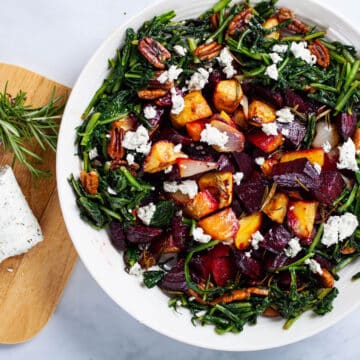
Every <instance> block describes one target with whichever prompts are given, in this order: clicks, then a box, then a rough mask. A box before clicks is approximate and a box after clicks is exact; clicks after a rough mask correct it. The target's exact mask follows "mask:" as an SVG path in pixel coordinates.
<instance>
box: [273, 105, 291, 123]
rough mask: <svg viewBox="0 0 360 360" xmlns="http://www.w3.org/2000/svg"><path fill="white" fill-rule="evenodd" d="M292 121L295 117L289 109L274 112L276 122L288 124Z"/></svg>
mask: <svg viewBox="0 0 360 360" xmlns="http://www.w3.org/2000/svg"><path fill="white" fill-rule="evenodd" d="M294 119H295V116H294V114H293V113H292V112H291V110H290V109H289V108H282V109H280V110H278V111H277V112H276V121H278V122H280V123H283V124H288V123H291V122H293V121H294Z"/></svg>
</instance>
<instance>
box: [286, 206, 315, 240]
mask: <svg viewBox="0 0 360 360" xmlns="http://www.w3.org/2000/svg"><path fill="white" fill-rule="evenodd" d="M318 204H319V203H318V202H316V201H294V202H291V203H290V204H289V209H288V213H287V222H288V225H289V227H290V229H291V230H292V231H293V232H294V233H295V235H296V236H298V237H299V238H301V239H309V238H310V237H311V236H312V233H313V229H314V221H315V216H316V210H317V207H318Z"/></svg>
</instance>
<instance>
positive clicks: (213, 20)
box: [210, 12, 220, 30]
mask: <svg viewBox="0 0 360 360" xmlns="http://www.w3.org/2000/svg"><path fill="white" fill-rule="evenodd" d="M219 18H220V14H219V13H218V12H217V13H215V14H212V15H211V16H210V24H211V29H212V30H216V29H217V28H218V27H219Z"/></svg>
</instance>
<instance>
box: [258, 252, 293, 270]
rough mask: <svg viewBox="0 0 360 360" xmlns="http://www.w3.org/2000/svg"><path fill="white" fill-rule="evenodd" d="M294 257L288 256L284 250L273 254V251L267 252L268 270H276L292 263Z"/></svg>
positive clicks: (266, 263) (266, 265)
mask: <svg viewBox="0 0 360 360" xmlns="http://www.w3.org/2000/svg"><path fill="white" fill-rule="evenodd" d="M292 261H293V259H291V258H288V257H287V256H286V255H285V254H284V252H281V253H279V254H273V253H269V252H268V253H267V256H266V258H265V262H264V263H265V267H266V270H268V271H274V270H276V269H278V268H279V267H282V266H285V265H288V264H290V262H292Z"/></svg>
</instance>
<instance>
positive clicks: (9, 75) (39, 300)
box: [0, 63, 77, 344]
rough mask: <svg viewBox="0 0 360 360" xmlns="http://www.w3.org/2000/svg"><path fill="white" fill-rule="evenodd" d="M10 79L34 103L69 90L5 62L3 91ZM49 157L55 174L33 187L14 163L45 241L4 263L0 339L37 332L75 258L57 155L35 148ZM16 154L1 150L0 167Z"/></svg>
mask: <svg viewBox="0 0 360 360" xmlns="http://www.w3.org/2000/svg"><path fill="white" fill-rule="evenodd" d="M6 82H8V86H7V92H8V93H9V94H11V95H15V94H16V93H17V91H18V90H20V89H22V90H24V91H26V93H27V102H28V104H31V105H33V106H35V107H36V106H40V105H44V104H46V103H47V102H48V100H49V97H50V95H51V92H52V91H53V89H54V86H55V87H56V95H66V94H69V93H70V89H69V88H67V87H66V86H63V85H61V84H57V83H55V82H54V81H51V80H49V79H46V78H45V77H43V76H40V75H38V74H35V73H33V72H31V71H28V70H26V69H23V68H20V67H17V66H13V65H8V64H1V63H0V89H1V91H3V89H4V86H5V83H6ZM36 152H37V153H38V154H41V156H42V157H43V158H44V163H43V164H41V168H43V169H49V170H50V171H51V173H52V177H50V178H47V179H40V180H38V181H37V184H36V187H34V186H33V181H32V178H31V175H30V174H29V172H28V171H27V170H26V168H25V167H24V166H21V165H19V164H18V163H15V166H14V172H15V176H16V178H17V181H18V183H19V185H20V187H21V189H22V191H23V193H24V195H25V197H26V199H27V201H28V202H29V205H30V207H31V209H32V210H33V212H34V214H35V216H36V217H37V219H38V220H39V223H40V225H41V228H42V231H43V234H44V241H43V242H41V243H40V244H39V245H37V246H36V247H34V248H33V249H31V250H30V251H29V252H28V253H26V254H24V255H20V256H15V257H12V258H10V259H7V260H5V261H4V262H2V263H1V264H0V343H3V344H15V343H19V342H23V341H26V340H29V339H30V338H32V337H33V336H34V335H36V334H37V333H38V332H39V331H40V330H41V329H42V328H43V327H44V325H45V324H46V323H47V321H48V320H49V319H50V317H51V315H52V313H53V312H54V310H55V308H56V305H57V303H58V301H59V299H60V296H61V294H62V292H63V290H64V287H65V284H66V282H67V280H68V278H69V276H70V274H71V270H72V268H73V266H74V264H75V262H76V258H77V255H76V251H75V249H74V247H73V245H72V242H71V240H70V238H69V235H68V233H67V231H66V228H65V224H64V221H63V218H62V215H61V211H60V206H59V200H58V196H57V190H56V181H55V154H54V153H53V152H51V151H45V152H44V151H42V150H41V149H40V148H38V149H37V150H36ZM12 159H13V157H12V155H11V154H6V155H4V153H3V152H2V149H1V146H0V166H1V165H5V164H9V165H10V164H11V163H12Z"/></svg>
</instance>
